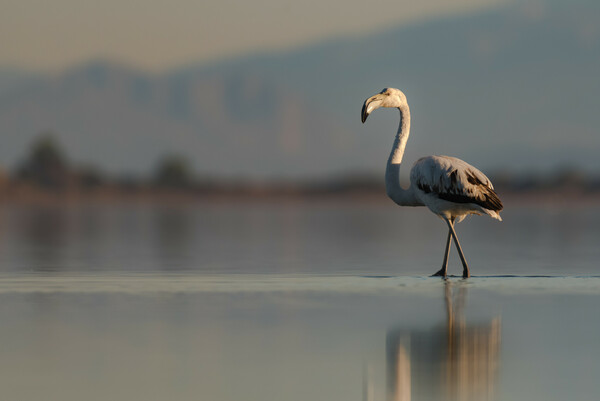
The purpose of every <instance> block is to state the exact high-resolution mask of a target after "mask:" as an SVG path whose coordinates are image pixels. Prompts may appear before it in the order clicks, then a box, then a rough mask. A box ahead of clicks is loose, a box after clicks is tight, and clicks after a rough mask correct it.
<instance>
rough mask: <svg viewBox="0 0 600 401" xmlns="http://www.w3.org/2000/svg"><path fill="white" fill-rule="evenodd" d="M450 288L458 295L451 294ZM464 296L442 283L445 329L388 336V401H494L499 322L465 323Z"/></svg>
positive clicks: (463, 290)
mask: <svg viewBox="0 0 600 401" xmlns="http://www.w3.org/2000/svg"><path fill="white" fill-rule="evenodd" d="M454 285H456V286H457V287H458V288H457V291H453V288H452V287H453V286H454ZM466 292H467V288H466V287H465V286H464V285H461V283H458V284H453V283H452V282H450V281H446V282H445V286H444V299H445V306H446V322H445V325H444V326H442V327H437V328H435V329H433V330H404V329H395V330H391V331H389V332H388V335H387V344H386V346H387V365H388V380H387V381H388V391H387V393H388V400H389V401H411V400H419V401H421V400H455V401H471V400H473V401H475V400H476V401H486V400H487V401H491V400H493V399H494V398H495V397H494V396H495V385H496V380H497V375H498V364H499V350H500V318H499V317H496V318H493V319H491V320H490V321H488V322H485V323H482V324H468V323H467V322H466V319H465V317H464V315H463V310H464V305H465V300H466Z"/></svg>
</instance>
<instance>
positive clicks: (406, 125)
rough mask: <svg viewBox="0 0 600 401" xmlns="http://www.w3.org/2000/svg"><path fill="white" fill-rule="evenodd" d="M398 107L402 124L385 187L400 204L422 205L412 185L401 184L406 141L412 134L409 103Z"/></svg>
mask: <svg viewBox="0 0 600 401" xmlns="http://www.w3.org/2000/svg"><path fill="white" fill-rule="evenodd" d="M398 109H399V110H400V124H399V126H398V133H397V134H396V138H395V140H394V146H393V147H392V151H391V153H390V157H389V159H388V162H387V168H386V170H385V188H386V191H387V194H388V196H389V197H390V198H391V199H392V200H393V201H394V202H396V203H397V204H398V205H400V206H420V205H422V203H421V202H419V201H418V200H417V199H416V197H415V194H414V191H413V190H412V187H409V188H408V189H404V188H402V186H401V185H400V165H401V163H402V157H403V156H404V149H405V148H406V141H408V136H409V135H410V110H409V108H408V105H403V106H400V107H399V108H398Z"/></svg>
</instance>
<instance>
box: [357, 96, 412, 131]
mask: <svg viewBox="0 0 600 401" xmlns="http://www.w3.org/2000/svg"><path fill="white" fill-rule="evenodd" d="M407 104H408V103H407V101H406V96H405V95H404V93H402V91H401V90H400V89H396V88H385V89H383V90H382V91H381V92H379V93H378V94H376V95H374V96H371V97H370V98H368V99H367V100H365V103H364V104H363V107H362V113H361V120H362V122H363V123H364V122H365V121H367V117H369V114H371V113H372V112H373V111H374V110H376V109H378V108H380V107H392V108H400V107H402V106H405V105H407Z"/></svg>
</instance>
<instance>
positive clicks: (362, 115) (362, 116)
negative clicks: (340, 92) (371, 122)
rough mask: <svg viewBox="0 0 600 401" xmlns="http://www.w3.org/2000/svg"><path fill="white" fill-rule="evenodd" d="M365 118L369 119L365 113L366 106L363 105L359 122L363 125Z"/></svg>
mask: <svg viewBox="0 0 600 401" xmlns="http://www.w3.org/2000/svg"><path fill="white" fill-rule="evenodd" d="M367 117H369V113H367V107H366V105H364V106H363V108H362V112H361V113H360V120H361V121H362V123H363V124H364V123H365V121H367Z"/></svg>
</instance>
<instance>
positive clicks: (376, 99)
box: [360, 93, 382, 124]
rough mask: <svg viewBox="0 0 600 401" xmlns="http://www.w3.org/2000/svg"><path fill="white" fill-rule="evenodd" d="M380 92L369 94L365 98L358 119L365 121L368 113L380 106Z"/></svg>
mask: <svg viewBox="0 0 600 401" xmlns="http://www.w3.org/2000/svg"><path fill="white" fill-rule="evenodd" d="M381 102H382V99H381V94H379V93H378V94H377V95H375V96H371V97H370V98H368V99H367V100H365V103H364V104H363V107H362V112H361V115H360V119H361V121H362V122H363V124H364V122H365V121H367V117H369V114H371V113H372V112H373V110H375V109H378V108H379V107H380V106H381Z"/></svg>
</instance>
